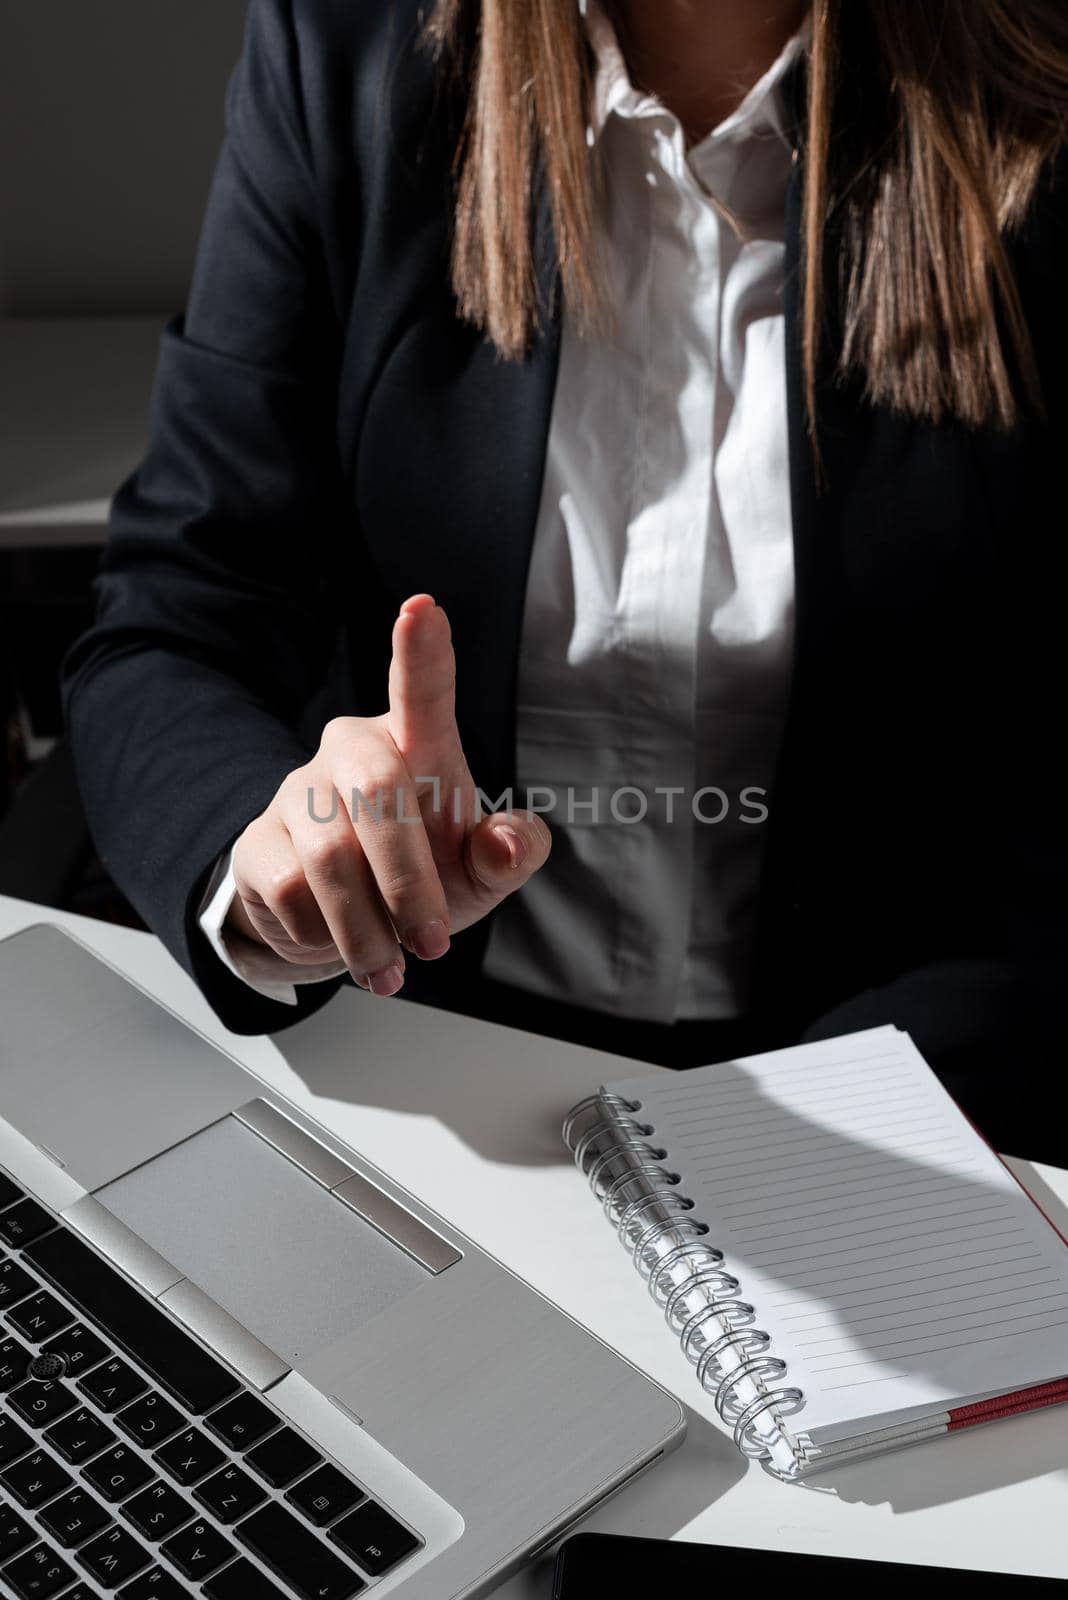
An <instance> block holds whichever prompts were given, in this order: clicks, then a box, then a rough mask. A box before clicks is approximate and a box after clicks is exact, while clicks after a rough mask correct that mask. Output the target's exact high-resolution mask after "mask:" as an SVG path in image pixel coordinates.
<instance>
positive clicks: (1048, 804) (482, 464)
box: [66, 0, 1068, 1095]
mask: <svg viewBox="0 0 1068 1600" xmlns="http://www.w3.org/2000/svg"><path fill="white" fill-rule="evenodd" d="M419 11H420V8H419V6H418V5H417V4H416V0H393V3H390V0H253V3H252V6H251V12H250V18H249V25H248V35H247V40H246V46H245V50H244V54H243V57H242V60H241V62H240V65H239V67H238V69H237V71H236V74H235V77H234V80H233V84H232V88H231V94H230V99H229V110H228V128H227V135H226V141H225V146H224V149H223V151H222V155H221V158H220V163H219V167H218V172H217V175H216V178H215V183H214V187H213V190H212V195H211V200H210V204H209V208H208V212H207V218H206V222H205V226H204V233H203V239H202V243H201V247H200V253H199V258H198V261H197V266H196V273H195V280H194V284H193V288H192V292H191V297H190V301H189V305H188V308H187V311H186V314H185V317H184V319H182V320H179V321H177V322H176V323H174V324H173V326H172V327H171V328H170V329H169V331H168V332H167V333H166V335H165V337H164V340H163V345H162V352H161V359H160V365H159V373H158V379H157V383H156V388H155V394H154V401H153V420H152V438H151V445H150V449H149V453H148V456H147V459H146V461H145V462H144V464H143V465H142V467H141V469H140V470H139V471H138V472H137V474H136V475H135V476H134V477H133V478H132V479H131V480H130V481H129V482H128V483H126V484H125V485H124V487H123V488H122V490H121V492H120V493H119V495H118V498H117V502H116V505H115V511H114V518H113V527H112V533H111V540H110V544H109V547H108V550H107V554H106V559H105V563H104V568H103V574H102V577H101V579H100V583H99V616H98V620H97V622H96V624H95V626H94V627H93V629H92V630H91V632H90V633H89V634H88V635H86V636H85V637H84V638H83V639H82V640H81V641H80V642H79V644H78V645H77V646H76V647H75V649H74V651H73V652H72V655H71V657H70V658H69V661H68V664H67V682H66V691H67V705H68V713H69V725H70V734H71V738H72V741H73V746H74V751H75V757H76V761H77V766H78V771H79V775H80V782H81V785H82V788H83V792H84V796H85V801H86V805H87V809H88V814H89V818H90V822H91V826H92V829H93V832H94V835H95V838H96V841H97V844H98V848H99V850H100V853H101V856H102V858H103V860H104V862H105V864H106V865H107V867H108V869H109V871H110V872H111V873H112V874H113V876H114V878H115V879H116V881H117V882H118V883H119V884H120V885H121V887H122V888H123V890H124V891H125V892H126V894H127V895H128V896H129V898H130V899H131V901H132V902H133V904H134V905H135V906H136V907H137V908H138V909H139V910H140V912H141V913H142V914H143V916H144V917H145V919H146V920H147V922H148V923H149V924H150V926H151V927H153V928H154V929H155V930H156V932H157V933H158V934H159V935H160V937H161V938H162V939H163V940H164V942H165V943H166V944H167V946H168V947H169V949H170V950H171V951H173V953H174V954H175V955H176V956H177V958H178V959H179V961H181V962H182V963H183V965H185V966H186V967H187V968H188V969H189V970H190V971H191V972H192V973H193V974H194V976H195V977H196V979H197V981H198V982H199V983H200V985H201V986H202V988H203V990H204V992H205V993H206V995H207V996H208V999H209V1000H210V1002H211V1003H212V1005H213V1006H214V1007H215V1008H216V1010H217V1012H218V1014H219V1015H220V1016H221V1017H222V1018H223V1020H224V1021H225V1022H226V1023H227V1024H228V1025H229V1026H230V1027H231V1028H233V1029H235V1030H237V1031H238V1032H259V1031H265V1030H271V1029H275V1028H279V1027H283V1026H285V1025H286V1024H287V1023H289V1022H291V1021H292V1020H294V1017H297V1016H302V1015H304V1014H306V1013H307V1011H308V1010H310V1009H313V1008H314V1007H316V1006H317V1005H319V1004H321V1003H322V1002H323V1000H324V999H325V998H327V997H328V996H329V995H330V994H331V993H332V992H333V989H334V987H335V985H324V986H319V987H317V988H315V989H313V990H307V989H305V990H304V991H303V993H302V996H301V1003H300V1006H299V1008H298V1010H297V1011H296V1012H294V1011H293V1010H291V1009H288V1008H285V1007H283V1006H281V1005H278V1004H276V1003H274V1002H271V1001H267V1000H263V999H261V998H259V997H258V996H256V995H255V994H253V993H252V992H251V991H250V990H249V989H247V988H246V987H245V986H244V985H242V984H241V983H240V982H238V981H237V980H236V979H234V978H233V977H231V976H230V975H229V974H228V973H227V972H225V971H224V970H223V969H222V967H221V965H220V963H219V962H218V961H217V960H216V958H215V957H214V955H213V954H212V953H211V952H210V950H209V949H208V947H207V944H206V941H205V940H204V939H203V937H202V935H200V933H199V932H198V930H197V927H196V914H197V908H198V903H199V899H200V896H201V893H202V891H203V887H204V883H205V879H206V876H207V874H208V872H209V870H210V867H211V865H212V863H213V862H214V861H215V859H216V857H217V856H218V855H219V854H220V852H221V851H223V850H225V849H226V847H227V846H228V845H229V844H230V843H231V842H232V841H233V840H234V838H235V837H236V836H237V835H238V834H239V833H240V832H241V830H242V829H243V828H244V826H245V825H246V823H248V822H249V820H250V819H251V818H253V817H254V816H256V815H257V814H258V813H259V812H260V811H261V810H262V809H263V808H264V807H265V806H266V804H267V803H268V801H269V800H270V799H271V796H272V795H273V793H274V791H275V789H276V787H277V786H278V784H279V782H280V781H281V779H282V778H283V776H284V775H285V774H286V772H287V771H289V770H290V769H291V768H292V767H293V766H295V765H298V764H300V763H302V762H303V761H304V760H306V759H307V755H308V753H309V751H310V750H311V749H313V748H314V746H315V743H316V742H317V733H318V729H319V727H320V726H321V722H322V719H323V717H325V716H326V715H327V714H332V713H337V712H340V711H345V712H349V713H352V714H368V715H369V714H374V713H377V712H379V711H381V710H383V709H384V706H385V688H386V673H387V666H388V660H389V639H390V628H391V624H392V621H393V618H394V615H395V612H396V608H397V606H398V604H399V602H400V601H402V600H403V599H404V598H405V597H406V596H407V595H409V594H411V593H413V592H416V591H420V590H427V591H429V592H430V593H431V594H433V595H434V596H435V597H436V598H437V599H438V600H439V602H441V603H442V604H443V605H444V606H445V607H446V609H447V611H448V613H449V616H450V619H451V621H452V626H453V632H454V636H455V641H456V651H457V658H458V674H459V676H458V702H459V703H458V717H459V723H460V729H461V734H462V737H463V740H464V743H465V747H466V750H467V752H468V756H469V760H470V763H471V767H472V770H473V772H474V774H475V778H476V781H477V782H479V783H480V784H481V786H482V788H483V789H484V790H485V791H486V792H487V793H489V794H491V795H496V794H498V793H499V792H500V791H501V790H503V789H505V788H506V787H507V786H508V785H509V783H511V782H512V781H513V778H514V772H513V760H514V705H515V676H516V656H517V647H518V640H519V632H520V621H521V615H522V607H523V597H524V585H525V580H526V573H527V565H528V559H529V552H530V545H531V538H532V533H533V529H534V523H535V517H536V512H537V508H538V499H539V492H540V486H541V478H542V470H543V461H544V454H545V445H546V435H547V430H548V423H549V415H550V408H551V403H552V396H553V385H554V380H555V372H556V360H557V351H558V333H559V302H558V296H557V294H556V264H555V259H554V255H553V249H552V241H551V235H550V232H549V230H548V229H547V228H546V227H544V226H541V227H540V229H539V239H540V241H541V245H540V257H539V273H540V282H541V288H542V292H543V295H544V298H545V303H546V312H545V315H544V318H543V327H542V332H541V335H540V337H539V338H538V340H537V341H536V343H535V345H534V347H533V349H532V350H531V353H530V355H529V356H528V357H527V359H525V360H524V361H521V362H507V361H502V360H501V359H499V358H498V357H497V355H496V354H495V353H494V351H493V349H492V348H491V347H490V345H489V344H488V343H487V342H486V341H485V340H484V339H483V338H482V337H481V336H480V335H479V334H478V333H477V332H475V331H473V330H472V329H470V328H469V327H467V326H465V325H464V324H462V323H461V322H460V321H459V320H458V318H457V316H456V314H455V307H454V301H453V297H452V294H451V291H450V287H449V281H448V249H449V214H450V198H451V197H450V172H449V163H450V158H451V152H452V144H453V139H454V136H455V130H456V126H457V116H458V108H457V106H456V104H455V103H454V99H453V97H452V95H450V93H449V92H448V91H446V90H444V89H443V88H442V86H441V84H440V82H439V79H438V75H437V73H436V71H435V68H434V66H433V63H432V62H431V60H430V58H429V56H428V55H427V53H426V52H425V50H423V49H421V48H420V46H419V41H418V28H419ZM789 87H790V101H791V105H792V107H793V121H794V126H795V128H796V127H798V126H799V123H800V113H801V109H802V101H803V94H804V85H803V81H802V78H801V74H799V73H796V72H795V74H794V77H793V79H792V80H791V82H790V86H789ZM797 143H798V144H799V145H800V143H801V140H800V136H799V135H798V137H797ZM804 165H805V164H804V152H803V149H801V150H800V152H799V159H798V160H797V161H796V162H795V165H794V173H793V179H792V182H791V185H790V190H789V196H788V200H787V215H786V242H787V254H786V291H785V293H786V305H785V312H786V349H787V372H786V383H787V389H788V415H789V429H790V470H791V492H792V501H793V534H794V542H795V552H796V576H797V598H796V644H795V659H794V663H793V689H792V698H791V702H790V707H789V714H788V720H787V729H786V736H785V742H784V747H783V751H782V757H781V762H780V768H779V772H778V776H777V780H776V783H775V787H774V791H773V793H772V796H771V802H770V819H769V821H768V823H767V827H768V837H767V864H766V870H765V873H764V882H763V889H762V901H761V907H760V935H761V937H760V958H759V964H758V971H757V985H756V995H755V1000H754V1006H755V1009H756V1010H758V1011H760V1012H762V1013H763V1014H765V1015H767V1016H769V1017H771V1016H774V1017H775V1018H777V1019H778V1020H779V1024H780V1028H779V1031H780V1034H781V1036H782V1037H784V1038H786V1037H790V1036H793V1035H801V1034H803V1033H807V1034H809V1035H812V1034H818V1033H832V1032H839V1031H844V1030H845V1029H847V1028H850V1027H855V1026H864V1025H868V1024H871V1023H878V1022H886V1021H889V1022H896V1023H899V1024H900V1025H901V1026H903V1027H908V1028H910V1029H911V1030H912V1032H913V1034H914V1036H915V1037H916V1039H917V1042H918V1043H919V1044H920V1045H921V1048H923V1049H924V1050H925V1051H926V1052H927V1054H928V1056H929V1058H930V1059H931V1060H932V1061H933V1062H934V1063H935V1064H936V1065H937V1066H938V1068H939V1070H941V1071H942V1072H943V1073H944V1075H947V1077H948V1078H952V1076H953V1074H954V1073H955V1072H958V1071H963V1072H966V1073H969V1074H975V1073H990V1072H993V1073H995V1074H997V1075H998V1077H999V1080H1000V1081H1001V1082H1002V1083H1003V1085H1004V1093H1005V1094H1006V1095H1016V1094H1019V1093H1021V1092H1023V1085H1024V1083H1025V1080H1027V1079H1028V1078H1029V1077H1030V1078H1032V1079H1034V1078H1035V1076H1036V1074H1037V1075H1038V1076H1039V1077H1043V1078H1045V1080H1046V1081H1047V1082H1049V1081H1051V1077H1052V1075H1053V1074H1054V1073H1057V1074H1061V1073H1063V1069H1064V1026H1063V1022H1062V1020H1061V1017H1062V1008H1061V1005H1060V997H1059V994H1058V986H1059V982H1060V980H1061V978H1062V977H1063V975H1064V970H1063V944H1062V942H1061V935H1062V929H1063V923H1064V916H1063V907H1064V903H1065V879H1066V873H1065V858H1064V841H1063V830H1062V826H1061V821H1060V811H1061V806H1060V796H1059V791H1058V787H1057V785H1058V779H1057V776H1056V774H1057V772H1058V770H1059V764H1058V763H1057V762H1056V761H1055V754H1056V751H1057V748H1058V746H1059V745H1060V744H1061V743H1062V741H1063V733H1064V729H1063V710H1062V697H1061V683H1060V657H1061V647H1060V640H1061V632H1062V629H1063V626H1064V607H1065V592H1066V590H1065V567H1066V558H1065V547H1066V543H1068V529H1066V528H1065V513H1064V492H1063V486H1062V480H1061V475H1062V472H1063V470H1064V456H1065V452H1066V451H1068V437H1066V434H1065V427H1064V423H1065V417H1066V412H1068V295H1066V293H1065V283H1066V278H1065V273H1066V269H1068V227H1066V217H1068V210H1066V206H1065V204H1064V195H1065V193H1066V190H1065V187H1064V181H1063V173H1062V171H1061V169H1060V168H1058V169H1057V170H1056V171H1054V173H1053V174H1051V176H1050V178H1049V179H1048V180H1044V181H1043V184H1042V188H1041V192H1040V195H1039V197H1038V199H1037V201H1036V204H1035V206H1034V208H1033V214H1032V216H1031V218H1030V220H1029V223H1028V225H1027V227H1026V229H1025V230H1024V232H1023V234H1022V235H1021V237H1020V238H1019V239H1018V240H1017V241H1015V242H1014V246H1013V251H1014V259H1015V261H1016V264H1017V269H1018V273H1019V281H1020V286H1021V292H1022V293H1023V296H1024V304H1025V308H1026V311H1027V315H1028V318H1029V321H1030V326H1031V328H1032V331H1033V335H1034V338H1035V342H1036V345H1037V350H1038V356H1039V360H1040V364H1041V368H1042V376H1043V381H1044V385H1045V401H1046V418H1045V420H1042V419H1038V418H1035V419H1032V420H1027V421H1025V422H1023V423H1022V424H1021V425H1020V426H1019V427H1018V428H1017V429H1016V430H1015V431H1014V432H1013V433H1011V434H999V433H997V432H996V431H994V430H989V431H969V430H967V429H966V428H964V427H963V426H960V425H958V424H956V423H948V424H943V425H940V426H935V425H933V424H927V423H920V422H915V421H908V420H902V419H900V418H898V417H896V416H893V415H891V414H889V413H888V412H887V411H886V410H883V409H879V408H877V407H874V406H872V405H870V404H869V403H867V401H866V400H865V398H864V396H863V394H862V393H861V392H860V390H859V388H858V386H857V385H855V384H846V385H844V386H843V385H839V384H834V383H831V382H828V381H821V385H820V417H819V422H820V437H821V443H822V449H823V457H824V467H825V473H826V480H827V486H826V487H825V488H823V489H818V488H817V483H816V477H815V474H814V470H813V461H812V453H811V450H810V446H809V443H808V438H807V434H806V428H805V423H804V420H803V406H802V392H801V371H800V340H799V327H798V289H799V271H798V260H799V248H798V224H799V214H800V195H801V185H802V183H803V181H804ZM1061 166H1062V167H1063V163H1062V164H1061ZM539 215H540V217H541V221H542V223H544V217H545V208H544V205H542V207H541V210H540V213H539ZM949 243H950V244H951V241H950V242H949ZM835 264H836V247H835V230H834V226H833V223H832V226H831V229H830V235H829V242H828V258H827V284H828V296H827V303H828V307H829V308H831V307H833V303H834V302H833V295H832V294H831V293H830V290H831V288H832V287H833V284H834V282H835ZM834 339H835V318H834V315H833V310H832V309H829V310H828V316H827V347H828V349H829V350H832V349H833V346H834ZM485 936H486V928H485V926H484V925H483V926H481V927H477V928H474V929H472V930H469V931H468V932H467V933H465V934H462V935H460V936H459V937H458V938H457V939H456V941H455V944H454V949H453V951H452V952H451V953H450V955H449V956H448V957H446V958H445V961H444V962H443V963H441V964H440V968H439V970H438V971H437V973H436V981H437V982H441V981H442V980H443V979H445V980H448V981H449V982H450V983H452V984H454V985H456V986H462V985H464V984H470V983H471V982H472V981H473V977H474V975H475V974H477V971H478V966H479V962H480V958H481V954H482V951H483V949H484V943H485ZM418 966H419V964H418V963H411V962H410V963H409V968H410V970H411V969H415V968H418ZM430 970H431V969H429V968H426V969H423V971H424V973H427V972H429V971H430ZM420 981H421V980H420V976H419V974H418V972H415V971H413V972H412V978H411V981H410V983H409V988H413V987H414V989H415V991H416V992H417V993H418V992H419V982H420Z"/></svg>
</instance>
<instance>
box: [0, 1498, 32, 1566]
mask: <svg viewBox="0 0 1068 1600" xmlns="http://www.w3.org/2000/svg"><path fill="white" fill-rule="evenodd" d="M36 1537H37V1535H36V1534H35V1533H34V1531H33V1529H32V1528H31V1527H30V1525H29V1523H28V1522H23V1520H22V1518H21V1517H20V1516H19V1515H18V1514H17V1512H14V1511H12V1510H11V1508H10V1506H0V1561H10V1560H11V1557H12V1556H17V1555H18V1553H19V1551H20V1550H25V1548H26V1546H27V1545H28V1544H32V1543H33V1541H34V1540H35V1539H36Z"/></svg>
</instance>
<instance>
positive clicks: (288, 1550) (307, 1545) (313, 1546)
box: [234, 1502, 364, 1600]
mask: <svg viewBox="0 0 1068 1600" xmlns="http://www.w3.org/2000/svg"><path fill="white" fill-rule="evenodd" d="M234 1535H235V1537H236V1538H238V1539H240V1541H241V1543H242V1544H243V1545H245V1546H246V1548H247V1549H249V1550H251V1551H252V1554H253V1555H254V1556H259V1558H260V1560H261V1561H262V1562H263V1564H264V1566H265V1567H270V1569H271V1571H272V1572H274V1573H277V1575H278V1577H280V1578H281V1579H282V1581H283V1583H287V1584H289V1586H290V1588H291V1589H294V1590H296V1592H297V1594H298V1595H299V1596H300V1600H348V1597H349V1596H350V1595H354V1594H359V1592H360V1590H361V1589H362V1588H363V1587H364V1583H363V1580H362V1579H361V1578H358V1577H357V1575H356V1573H355V1572H353V1570H352V1568H351V1567H348V1566H346V1565H345V1563H344V1562H343V1561H340V1560H339V1559H338V1557H337V1556H336V1555H335V1554H334V1552H333V1551H332V1550H328V1549H327V1547H326V1545H325V1544H324V1543H323V1541H322V1540H321V1539H320V1538H319V1537H318V1536H317V1535H316V1534H314V1533H312V1531H311V1529H310V1528H309V1527H308V1526H307V1525H306V1524H305V1523H303V1522H300V1521H299V1520H298V1519H297V1518H296V1517H295V1516H294V1515H293V1513H292V1511H287V1510H286V1509H285V1507H284V1506H280V1505H276V1504H275V1503H273V1502H272V1503H271V1504H270V1505H266V1506H263V1507H261V1509H260V1510H259V1511H254V1512H253V1513H252V1515H251V1517H246V1518H245V1521H244V1522H241V1523H239V1524H238V1526H237V1527H236V1528H235V1529H234Z"/></svg>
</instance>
